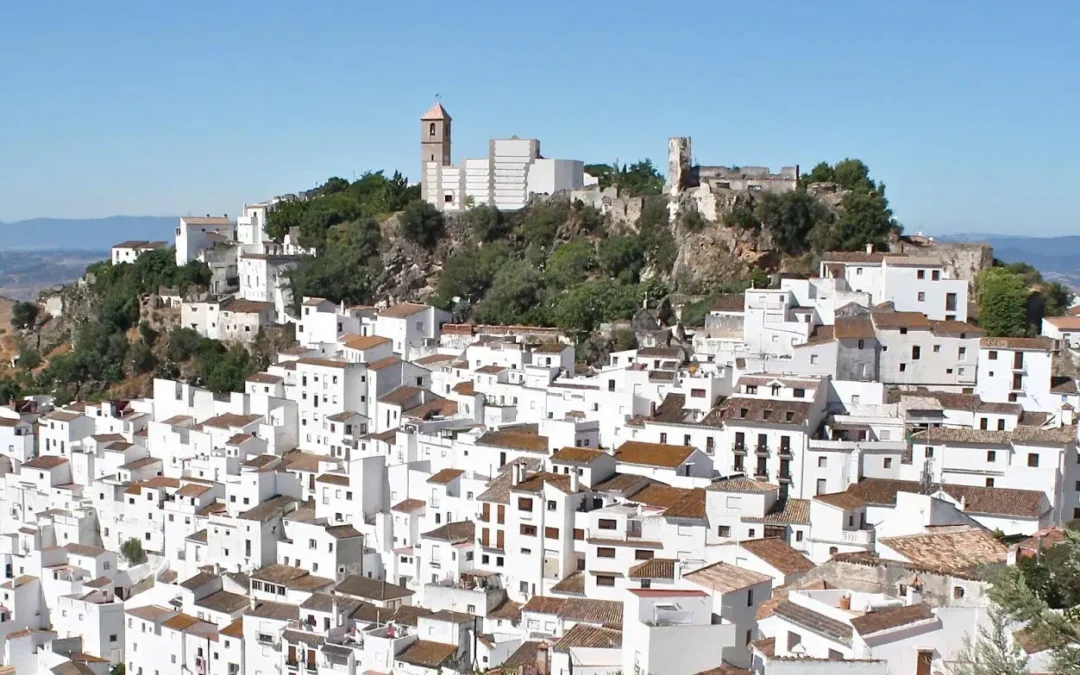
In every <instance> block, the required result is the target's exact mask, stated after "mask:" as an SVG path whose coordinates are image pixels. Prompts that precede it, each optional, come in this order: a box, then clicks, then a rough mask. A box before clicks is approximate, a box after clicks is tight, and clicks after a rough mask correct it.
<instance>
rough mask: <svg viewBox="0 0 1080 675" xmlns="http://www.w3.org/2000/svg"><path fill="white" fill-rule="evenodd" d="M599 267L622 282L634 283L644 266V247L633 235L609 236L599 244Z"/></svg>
mask: <svg viewBox="0 0 1080 675" xmlns="http://www.w3.org/2000/svg"><path fill="white" fill-rule="evenodd" d="M599 263H600V269H601V270H603V271H604V273H605V274H606V275H607V276H609V277H611V278H613V279H617V280H619V281H621V282H623V283H627V284H635V283H637V281H638V277H639V276H640V275H641V270H642V268H644V267H645V249H644V248H642V246H641V240H640V239H639V238H638V237H636V236H633V235H616V236H614V237H609V238H608V239H606V240H605V241H604V242H603V243H602V244H601V245H600V256H599Z"/></svg>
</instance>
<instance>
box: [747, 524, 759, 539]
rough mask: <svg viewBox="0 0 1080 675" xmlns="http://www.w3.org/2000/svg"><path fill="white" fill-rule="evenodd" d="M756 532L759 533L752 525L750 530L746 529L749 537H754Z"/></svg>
mask: <svg viewBox="0 0 1080 675" xmlns="http://www.w3.org/2000/svg"><path fill="white" fill-rule="evenodd" d="M756 534H757V531H756V530H755V529H754V528H752V527H751V528H750V529H749V530H747V531H746V537H747V539H753V538H754V536H755V535H756Z"/></svg>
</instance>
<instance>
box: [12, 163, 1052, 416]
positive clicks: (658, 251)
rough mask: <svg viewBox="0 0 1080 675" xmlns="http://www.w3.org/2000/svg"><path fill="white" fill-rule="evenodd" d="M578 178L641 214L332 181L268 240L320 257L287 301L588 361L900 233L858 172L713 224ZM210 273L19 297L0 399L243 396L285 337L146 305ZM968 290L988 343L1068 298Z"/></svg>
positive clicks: (189, 271) (627, 180)
mask: <svg viewBox="0 0 1080 675" xmlns="http://www.w3.org/2000/svg"><path fill="white" fill-rule="evenodd" d="M589 171H590V173H592V174H593V175H596V176H598V177H599V179H600V183H601V185H602V186H604V187H615V188H618V189H619V191H620V195H627V196H630V197H632V198H635V199H641V200H643V202H642V204H641V208H640V216H639V217H638V218H637V219H636V220H635V221H634V222H625V221H621V222H618V223H616V222H613V221H612V219H611V218H609V217H608V216H607V215H605V214H603V213H601V212H600V211H598V210H596V209H594V208H592V207H590V206H587V205H584V204H582V203H580V202H574V203H572V202H571V201H570V200H569V198H567V197H565V196H555V197H552V198H546V199H537V200H535V201H534V202H533V203H532V204H530V205H529V206H528V207H526V208H524V209H521V210H519V211H515V212H509V213H504V212H500V211H499V210H497V209H494V208H491V207H488V206H477V207H474V208H470V209H468V210H466V211H464V212H462V213H459V214H453V215H447V214H442V213H440V212H438V211H437V210H435V209H434V208H433V207H432V206H431V205H429V204H427V203H426V202H424V201H421V200H420V199H419V196H420V195H419V188H418V186H416V185H409V184H408V181H406V180H405V178H404V177H402V176H401V175H400V174H399V173H394V174H393V175H391V176H387V175H386V174H384V173H383V172H372V173H366V174H364V175H363V176H361V177H360V178H359V179H358V180H356V181H354V182H351V183H350V182H349V181H346V180H344V179H341V178H331V179H329V180H328V181H326V182H325V183H324V184H323V185H321V186H319V187H317V188H316V189H315V190H313V191H311V192H310V193H307V198H306V199H304V200H297V201H285V202H281V203H279V204H278V205H277V206H276V207H275V208H274V209H273V210H272V211H271V212H270V214H269V218H268V223H267V233H268V234H269V235H270V236H271V237H272V238H274V239H277V240H279V241H281V240H282V239H284V237H285V236H286V235H287V234H290V233H292V234H293V235H294V236H295V237H296V238H297V240H298V242H299V244H300V245H301V246H304V247H305V248H310V249H313V250H314V251H315V252H316V255H315V256H312V257H307V258H305V259H303V260H302V261H301V264H300V265H299V266H298V267H297V268H296V269H295V270H294V271H293V272H291V273H290V281H291V284H292V288H293V290H294V294H293V295H294V302H296V303H299V302H300V300H301V298H303V297H305V296H319V297H324V298H327V299H329V300H331V301H333V302H345V303H349V304H359V303H364V304H371V303H375V302H379V301H385V300H386V299H388V298H390V299H392V300H394V301H401V300H417V301H424V302H430V303H432V304H434V305H437V306H439V307H442V308H444V309H447V310H449V311H451V312H453V314H454V316H455V318H456V319H457V320H459V321H477V322H483V323H495V324H530V325H540V326H557V327H559V328H561V329H563V330H565V331H567V332H568V333H569V334H571V335H573V336H576V338H577V339H578V342H579V344H580V346H581V347H582V349H580V350H579V355H580V356H581V357H582V358H584V359H585V360H587V361H590V362H592V361H595V360H597V359H598V358H602V356H603V353H604V352H606V351H607V350H608V349H611V348H615V347H617V348H628V347H631V346H633V344H634V338H633V334H632V333H629V332H627V331H622V332H619V331H616V332H612V333H607V334H604V335H602V336H601V335H598V334H597V333H596V329H597V328H598V327H600V325H601V324H604V323H610V322H613V321H618V320H625V319H630V318H632V317H633V316H634V315H635V313H636V312H638V311H639V310H640V309H641V308H643V307H650V308H657V307H660V306H661V303H663V302H664V300H665V298H666V297H668V296H669V295H670V294H672V293H679V294H681V297H682V298H684V299H685V298H689V299H690V300H691V301H690V302H689V303H688V304H685V306H684V308H683V324H684V325H687V326H694V325H701V324H702V323H703V321H704V316H705V314H706V313H707V311H708V308H709V306H710V304H711V301H712V298H714V297H715V296H716V295H718V294H721V293H729V292H738V291H741V290H743V289H745V288H747V287H750V286H754V287H759V288H760V287H764V286H767V285H768V284H769V283H770V279H771V278H772V277H771V274H772V273H774V272H778V271H784V272H801V273H809V272H811V271H812V270H813V269H814V264H813V263H814V261H815V258H816V256H817V255H818V254H820V253H821V252H823V251H827V250H861V249H862V248H863V247H864V246H866V244H867V243H873V244H874V245H875V246H877V247H878V248H880V249H884V248H886V247H887V245H888V242H889V238H890V235H891V234H893V233H895V232H898V231H899V229H900V226H899V225H898V224H897V223H896V221H895V220H894V219H893V216H892V212H891V210H890V209H889V205H888V201H887V199H886V198H885V186H884V185H883V184H882V183H880V182H877V181H875V180H873V179H871V177H870V171H869V168H868V167H867V166H866V165H865V164H864V163H862V162H860V161H859V160H844V161H842V162H839V163H837V164H835V165H829V164H826V163H821V164H819V165H818V166H816V167H814V168H813V170H812V171H811V172H810V173H809V174H807V175H805V176H804V177H803V181H802V184H801V185H800V186H799V188H798V189H796V190H794V191H791V192H787V193H783V194H772V193H768V192H756V193H755V192H733V191H732V192H730V194H722V195H718V196H717V210H716V212H717V214H718V217H717V219H716V221H710V220H707V219H706V218H705V217H703V216H702V215H701V214H700V213H698V212H697V210H696V209H695V208H694V207H693V204H692V203H687V202H685V201H680V203H679V205H678V209H677V211H678V216H677V217H675V218H672V217H671V216H670V213H671V211H669V209H670V208H671V205H670V204H669V202H668V198H667V197H666V196H663V195H661V192H662V190H663V183H664V181H663V178H662V177H661V176H660V175H659V173H658V172H657V171H656V169H655V168H654V167H653V165H652V163H651V162H649V161H648V160H644V161H641V162H637V163H634V164H630V165H625V164H624V165H618V164H614V165H610V166H608V165H590V166H589ZM209 279H210V273H209V270H208V268H207V267H206V266H205V265H203V264H201V263H191V264H189V265H186V266H184V267H177V266H176V264H175V262H174V256H173V252H172V250H171V249H161V250H155V251H151V252H148V253H146V254H144V255H142V256H140V257H139V259H138V260H137V261H136V262H135V263H134V264H125V265H118V266H112V265H111V264H109V263H108V262H107V261H106V262H100V263H94V264H92V265H90V266H89V267H88V268H87V270H86V275H85V277H84V282H85V283H80V284H74V285H72V286H68V287H66V288H65V289H64V290H63V299H64V314H63V317H62V318H60V319H57V320H53V319H50V318H49V317H47V316H40V315H39V313H38V306H37V305H36V304H35V303H29V302H21V303H15V304H14V305H12V306H11V307H10V324H11V329H10V331H9V332H8V333H7V334H6V335H5V336H4V340H3V343H2V346H3V347H4V348H5V357H6V358H7V359H8V360H11V359H12V357H15V358H16V360H17V366H14V367H4V369H3V370H2V371H0V400H2V401H6V400H10V399H11V398H13V397H15V396H18V395H22V394H27V393H48V394H52V395H55V396H56V397H57V398H58V400H59V401H60V402H65V401H70V400H73V399H75V398H90V399H94V398H101V397H131V396H140V395H145V394H146V393H148V390H149V386H150V381H151V379H152V378H153V377H155V376H159V377H169V378H178V379H183V380H185V381H188V382H191V383H193V384H197V385H200V386H205V387H207V388H209V389H211V390H213V391H215V392H226V391H236V390H242V389H243V383H244V380H245V378H246V377H247V376H248V375H250V374H251V373H253V372H256V371H257V370H260V369H263V368H265V367H266V365H267V364H268V363H269V362H270V361H271V359H272V358H273V357H274V354H275V353H276V351H277V350H278V349H280V348H282V347H284V346H287V345H289V344H290V343H291V342H292V334H291V331H290V329H289V328H288V327H286V328H283V329H282V328H275V329H271V330H266V331H263V332H262V333H261V334H260V335H259V336H258V339H257V340H256V342H255V344H254V345H253V346H252V347H250V348H246V347H244V346H241V345H224V344H222V343H220V342H218V341H215V340H208V339H204V338H201V337H199V336H198V335H197V334H196V333H195V332H193V331H192V330H190V329H186V328H182V327H180V326H179V325H178V324H179V317H178V310H176V309H172V308H169V307H165V306H162V305H161V304H160V303H158V302H157V295H156V293H157V291H158V289H159V288H160V287H169V288H174V289H178V290H180V292H181V293H184V294H187V295H189V296H198V295H200V294H205V293H206V292H207V285H208V283H209ZM975 290H976V297H977V300H978V308H979V313H980V315H981V316H980V321H981V323H982V325H983V328H984V330H986V332H987V333H988V334H990V335H1030V334H1035V333H1037V332H1038V330H1039V324H1040V322H1041V319H1042V317H1043V316H1044V315H1052V314H1060V313H1062V312H1063V311H1064V309H1065V308H1066V307H1067V306H1068V304H1069V302H1070V301H1071V295H1070V294H1069V292H1068V291H1067V289H1065V288H1064V287H1062V286H1061V285H1060V284H1055V283H1051V282H1047V281H1045V280H1043V279H1042V278H1041V277H1040V276H1039V274H1038V272H1036V271H1035V270H1034V269H1033V268H1031V267H1030V266H1027V265H1023V264H1013V265H1008V266H1005V265H1003V264H998V265H996V266H995V267H993V268H991V269H989V270H987V271H986V272H984V274H983V275H982V277H980V279H979V280H978V282H977V284H976V289H975ZM695 298H696V300H695ZM665 310H666V307H665ZM664 315H665V316H670V314H668V313H666V312H665V314H664ZM6 323H8V321H5V324H6Z"/></svg>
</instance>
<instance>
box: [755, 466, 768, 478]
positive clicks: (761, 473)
mask: <svg viewBox="0 0 1080 675" xmlns="http://www.w3.org/2000/svg"><path fill="white" fill-rule="evenodd" d="M768 477H769V470H768V469H760V468H759V469H754V478H765V479H767V478H768Z"/></svg>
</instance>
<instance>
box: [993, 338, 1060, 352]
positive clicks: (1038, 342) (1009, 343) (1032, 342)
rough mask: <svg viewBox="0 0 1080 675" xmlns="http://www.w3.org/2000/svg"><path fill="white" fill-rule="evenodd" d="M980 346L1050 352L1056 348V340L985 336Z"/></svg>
mask: <svg viewBox="0 0 1080 675" xmlns="http://www.w3.org/2000/svg"><path fill="white" fill-rule="evenodd" d="M979 347H981V348H982V349H1023V350H1028V351H1041V352H1048V351H1051V350H1052V349H1053V348H1054V341H1053V340H1052V339H1050V338H1048V337H1030V338H1028V337H984V338H982V339H981V340H979Z"/></svg>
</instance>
